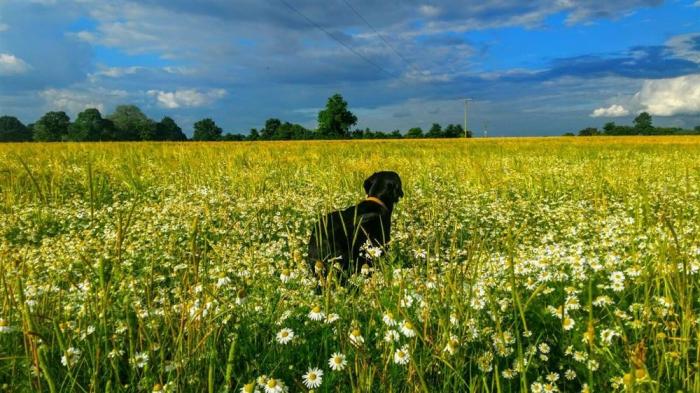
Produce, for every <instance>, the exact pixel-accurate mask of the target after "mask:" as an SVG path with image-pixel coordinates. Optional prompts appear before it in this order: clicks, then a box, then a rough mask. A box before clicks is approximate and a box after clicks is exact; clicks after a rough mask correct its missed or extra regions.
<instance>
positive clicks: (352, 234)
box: [308, 172, 403, 280]
mask: <svg viewBox="0 0 700 393" xmlns="http://www.w3.org/2000/svg"><path fill="white" fill-rule="evenodd" d="M364 189H365V193H366V194H367V199H365V200H364V201H362V202H360V203H358V204H357V205H355V206H351V207H349V208H347V209H345V210H339V211H334V212H332V213H329V214H327V215H325V216H324V217H322V218H321V219H320V220H319V221H317V222H316V224H315V225H314V227H313V229H312V231H311V238H310V239H309V254H308V263H309V269H310V270H311V272H312V274H313V275H314V276H315V277H316V278H318V279H321V280H323V279H324V278H325V277H327V274H328V272H329V270H328V269H330V268H331V266H332V265H333V263H335V262H336V261H337V262H338V263H339V264H340V266H341V268H342V272H340V273H342V274H341V276H342V278H341V280H344V277H345V276H346V275H348V274H352V273H357V272H359V271H360V269H361V268H362V266H363V265H364V264H369V265H371V260H369V259H368V258H367V256H366V255H363V253H361V252H360V251H361V248H362V246H363V245H365V244H366V243H370V245H371V246H373V247H384V246H385V245H386V244H387V243H388V242H389V240H390V239H391V213H392V211H393V209H394V204H395V203H397V202H398V201H399V199H400V198H401V197H403V189H402V186H401V178H400V177H399V175H398V174H397V173H396V172H375V173H374V174H373V175H372V176H370V177H369V178H367V179H366V180H365V181H364Z"/></svg>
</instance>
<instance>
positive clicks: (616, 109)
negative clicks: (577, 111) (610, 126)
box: [590, 104, 630, 117]
mask: <svg viewBox="0 0 700 393" xmlns="http://www.w3.org/2000/svg"><path fill="white" fill-rule="evenodd" d="M629 114H630V111H628V110H627V109H625V108H624V107H623V106H622V105H617V104H613V105H610V106H609V107H607V108H598V109H596V110H594V111H593V113H591V114H590V116H591V117H622V116H627V115H629Z"/></svg>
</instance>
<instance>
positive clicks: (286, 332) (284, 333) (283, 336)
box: [277, 328, 294, 345]
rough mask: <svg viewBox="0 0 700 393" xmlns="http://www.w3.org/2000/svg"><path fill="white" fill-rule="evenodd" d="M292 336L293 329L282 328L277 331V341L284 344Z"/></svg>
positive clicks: (290, 339)
mask: <svg viewBox="0 0 700 393" xmlns="http://www.w3.org/2000/svg"><path fill="white" fill-rule="evenodd" d="M293 338H294V331H293V330H292V329H289V328H284V329H282V330H280V331H279V332H277V342H278V343H280V344H282V345H286V344H287V343H289V342H290V341H292V339H293Z"/></svg>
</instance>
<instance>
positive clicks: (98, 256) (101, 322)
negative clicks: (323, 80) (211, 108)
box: [0, 136, 700, 393]
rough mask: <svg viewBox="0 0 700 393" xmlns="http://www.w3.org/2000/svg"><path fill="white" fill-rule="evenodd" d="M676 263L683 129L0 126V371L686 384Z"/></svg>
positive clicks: (696, 354) (689, 323)
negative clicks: (387, 213) (114, 138)
mask: <svg viewBox="0 0 700 393" xmlns="http://www.w3.org/2000/svg"><path fill="white" fill-rule="evenodd" d="M377 170H392V171H396V172H398V173H399V174H400V175H401V177H402V179H403V189H404V192H405V197H404V198H403V199H402V200H401V201H400V202H399V203H398V204H397V206H396V209H395V210H394V213H393V214H394V215H393V218H392V223H393V224H392V225H393V228H392V241H391V243H390V244H389V247H388V248H387V249H384V250H374V252H373V266H371V267H369V268H365V269H363V271H362V272H361V273H360V274H358V275H356V276H353V277H351V278H350V279H349V280H347V283H346V284H345V285H334V286H331V287H330V288H328V289H326V290H324V291H321V292H320V293H318V292H317V291H315V289H316V282H315V281H314V278H313V277H312V275H311V274H310V273H309V272H308V267H307V262H306V249H307V242H308V239H309V234H310V232H311V229H312V225H313V223H314V222H315V221H316V220H317V219H318V217H319V215H321V214H324V213H327V212H328V211H331V210H335V209H339V208H343V207H346V206H350V205H353V204H356V203H357V202H359V201H361V200H362V199H363V198H364V197H365V195H364V194H363V189H362V181H363V180H364V179H365V178H366V177H367V176H369V175H371V174H372V173H373V172H374V171H377ZM699 278H700V138H697V137H675V136H674V137H608V138H584V137H576V138H573V137H571V138H566V137H559V138H517V139H516V138H514V139H486V138H483V139H471V140H424V139H423V140H404V141H390V140H386V141H305V142H241V143H223V142H219V143H194V142H189V143H74V144H51V143H45V144H4V145H0V391H8V392H30V391H37V392H52V393H53V392H248V393H252V392H259V393H263V392H264V393H281V392H310V391H314V392H467V391H469V392H534V393H538V392H700V370H699V369H700V347H699V346H698V341H699V340H700V327H699V326H698V325H699V323H700V280H699Z"/></svg>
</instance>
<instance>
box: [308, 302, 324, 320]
mask: <svg viewBox="0 0 700 393" xmlns="http://www.w3.org/2000/svg"><path fill="white" fill-rule="evenodd" d="M308 316H309V319H310V320H312V321H321V320H323V318H325V317H326V314H324V313H323V311H321V307H320V306H314V307H313V308H312V309H311V311H309V315H308Z"/></svg>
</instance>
